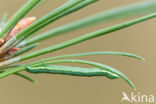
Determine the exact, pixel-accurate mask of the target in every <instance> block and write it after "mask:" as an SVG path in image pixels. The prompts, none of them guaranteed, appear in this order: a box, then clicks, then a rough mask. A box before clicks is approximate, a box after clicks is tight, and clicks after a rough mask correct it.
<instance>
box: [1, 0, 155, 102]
mask: <svg viewBox="0 0 156 104" xmlns="http://www.w3.org/2000/svg"><path fill="white" fill-rule="evenodd" d="M26 1H27V0H0V16H2V13H3V12H6V11H7V12H8V13H9V15H10V16H11V15H12V14H13V13H14V12H15V11H16V10H17V9H18V8H20V7H21V6H22V5H23V4H24V3H25V2H26ZM66 1H67V0H44V2H42V4H40V5H38V7H36V8H35V9H33V10H32V11H31V12H30V13H29V14H28V16H37V17H38V18H40V17H41V16H43V15H44V14H46V13H48V12H50V11H51V10H53V9H55V8H56V7H58V6H60V5H62V4H64V3H65V2H66ZM136 1H141V0H100V1H99V2H97V3H95V4H92V5H90V6H88V7H86V8H84V9H81V10H80V11H78V12H75V13H73V14H71V15H68V16H66V17H65V18H62V19H60V20H58V21H56V22H54V23H52V24H50V25H49V26H47V27H46V28H44V29H42V30H41V31H40V32H38V33H37V34H39V33H41V32H44V31H46V30H48V29H52V28H54V27H57V26H60V25H62V24H65V23H70V22H72V21H74V20H78V19H80V18H83V17H86V16H89V15H92V14H95V13H97V12H101V11H104V10H108V9H111V8H113V7H118V6H121V5H126V4H130V3H134V2H136ZM123 21H126V20H123ZM123 21H116V22H112V23H109V24H108V23H107V24H102V25H98V26H97V25H96V26H93V27H90V28H85V29H81V30H78V31H74V32H71V33H68V34H66V35H65V34H64V35H62V36H58V37H54V38H51V39H49V40H46V41H44V42H42V43H41V44H40V46H39V47H37V48H36V49H40V48H44V47H47V46H50V45H53V44H56V43H59V42H63V41H65V40H69V39H72V38H74V37H77V36H80V35H82V34H84V33H87V32H91V31H94V30H96V29H100V28H103V27H107V26H110V25H113V24H117V23H121V22H123ZM155 26H156V22H155V19H152V20H149V21H146V22H143V23H140V24H137V25H135V26H132V27H129V28H126V29H123V30H120V31H117V32H114V33H111V34H109V35H106V36H103V37H99V38H96V39H93V40H90V41H87V42H84V43H81V44H78V45H75V46H72V47H70V48H66V49H63V50H60V51H57V52H54V53H50V54H47V55H44V56H42V57H39V58H36V59H40V58H44V57H49V56H54V55H60V54H67V53H80V52H93V51H123V52H130V53H135V54H138V55H140V56H143V57H144V58H145V59H146V62H145V63H144V62H140V61H138V60H135V59H132V58H127V57H120V56H96V57H94V56H91V57H84V58H80V59H86V60H92V61H97V62H101V63H104V64H107V65H111V66H113V67H116V68H118V69H119V70H120V71H121V72H123V73H125V74H126V75H127V76H128V77H129V78H130V79H131V80H132V81H133V82H134V84H135V86H136V88H137V92H141V94H156V92H155V91H156V82H155V78H156V76H155V73H156V69H155V68H156V64H155V61H156V59H155V57H156V54H155V53H156V47H155V44H156V41H155V39H156V36H155V35H156V29H155ZM31 61H32V60H29V61H25V63H28V62H31ZM76 65H77V64H76ZM29 75H30V76H32V77H33V78H34V79H36V80H37V81H38V84H32V83H30V82H28V81H25V80H23V79H21V78H19V77H16V76H13V75H12V76H9V77H7V78H4V79H1V80H0V104H121V102H120V100H121V97H122V92H123V91H124V92H126V93H127V94H130V92H132V91H133V90H132V89H131V88H130V87H129V86H128V85H127V83H126V82H125V81H123V80H121V79H118V80H112V81H111V80H109V79H107V78H105V77H92V78H84V77H71V76H63V75H44V74H42V75H31V74H29Z"/></svg>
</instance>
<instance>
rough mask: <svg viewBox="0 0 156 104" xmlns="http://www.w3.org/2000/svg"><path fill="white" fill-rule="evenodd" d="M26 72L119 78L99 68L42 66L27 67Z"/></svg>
mask: <svg viewBox="0 0 156 104" xmlns="http://www.w3.org/2000/svg"><path fill="white" fill-rule="evenodd" d="M26 69H27V71H28V72H30V73H36V74H38V73H52V74H65V75H72V76H87V77H91V76H106V77H107V78H109V79H117V78H118V77H119V76H118V75H116V74H113V73H111V72H109V71H105V70H102V69H101V68H80V67H69V66H56V65H44V66H38V67H30V66H27V68H26Z"/></svg>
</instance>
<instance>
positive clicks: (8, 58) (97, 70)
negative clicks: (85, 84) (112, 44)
mask: <svg viewBox="0 0 156 104" xmlns="http://www.w3.org/2000/svg"><path fill="white" fill-rule="evenodd" d="M41 1H42V0H28V2H27V3H26V4H25V5H24V6H22V8H20V9H19V10H18V11H17V12H16V13H15V14H14V15H13V16H12V18H11V19H9V20H8V21H7V22H6V20H7V14H6V13H4V15H3V16H2V18H1V21H0V72H1V73H0V78H4V77H6V76H9V75H11V74H15V75H18V76H20V77H22V78H25V79H27V80H29V81H31V82H35V80H33V79H32V78H30V77H28V76H27V75H24V74H22V73H20V72H21V71H27V72H29V73H32V74H37V73H38V74H39V73H48V74H64V75H73V76H86V77H87V76H88V77H89V76H90V77H91V76H106V77H107V78H109V79H117V78H119V77H120V78H122V79H123V80H125V81H126V82H127V83H128V84H129V85H130V86H131V87H132V88H133V89H135V86H134V84H133V83H132V81H131V80H130V79H129V78H128V77H127V76H126V75H124V74H123V73H121V72H120V71H119V70H117V69H116V68H113V67H110V66H107V65H104V64H101V63H98V62H93V61H88V60H79V59H72V58H75V57H76V58H77V57H84V56H92V55H119V56H127V57H132V58H136V59H139V60H144V58H142V57H140V56H138V55H135V54H131V53H125V52H113V51H101V52H87V53H75V54H67V55H60V56H54V57H50V58H45V59H40V60H37V61H34V62H31V63H28V64H22V65H20V64H18V63H17V62H21V61H24V60H28V59H31V58H34V57H39V56H41V55H44V54H47V53H51V52H54V51H57V50H61V49H63V48H67V47H70V46H73V45H75V44H78V43H81V42H84V41H87V40H90V39H93V38H96V37H99V36H103V35H106V34H109V33H111V32H115V31H118V30H120V29H124V28H127V27H129V26H132V25H135V24H137V23H140V22H143V21H146V20H149V19H152V18H155V17H156V1H155V0H147V1H142V2H138V3H135V4H130V5H126V6H122V7H119V8H113V9H111V10H108V11H104V12H101V13H98V14H95V15H93V16H89V17H86V18H84V19H80V20H78V21H75V22H72V23H69V24H65V25H63V26H60V27H57V28H53V29H51V30H49V31H47V32H44V33H41V34H39V35H36V36H33V35H34V33H35V32H37V31H39V30H40V29H42V28H44V27H45V26H47V25H49V24H50V23H52V22H55V21H56V20H58V19H61V18H62V17H65V16H66V15H69V14H71V13H73V12H76V11H78V10H80V9H82V8H85V7H87V6H88V5H93V4H94V3H96V2H98V1H99V2H100V0H69V1H68V2H67V3H65V4H64V5H62V6H60V7H58V8H57V9H55V10H53V11H51V12H50V13H48V14H46V15H45V16H43V17H41V18H40V19H36V17H26V18H25V17H24V16H25V15H26V14H27V13H29V12H30V11H31V10H32V9H33V8H34V7H35V6H36V5H38V4H39V3H40V2H41ZM43 1H44V0H43ZM103 5H106V4H103ZM143 15H144V16H143ZM136 16H142V17H139V18H136V19H134V20H130V21H126V22H124V23H121V24H117V25H114V26H111V27H107V28H102V29H100V30H96V31H94V32H90V33H87V34H83V35H81V36H79V37H77V38H73V39H71V40H68V41H65V42H62V43H59V44H56V45H52V46H50V47H45V48H43V49H39V50H36V51H34V52H29V53H26V52H28V51H30V50H31V49H33V48H35V47H36V46H38V45H39V44H38V43H39V42H41V41H43V40H45V39H48V38H51V37H54V36H58V35H61V34H64V33H67V32H68V33H69V32H72V31H74V30H77V29H81V28H85V27H88V26H92V25H97V24H98V23H107V22H111V21H115V20H119V19H125V18H129V17H136ZM24 53H26V54H24ZM15 63H16V64H15ZM57 63H79V64H87V65H90V66H92V68H87V67H72V66H63V65H56V64H57Z"/></svg>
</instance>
